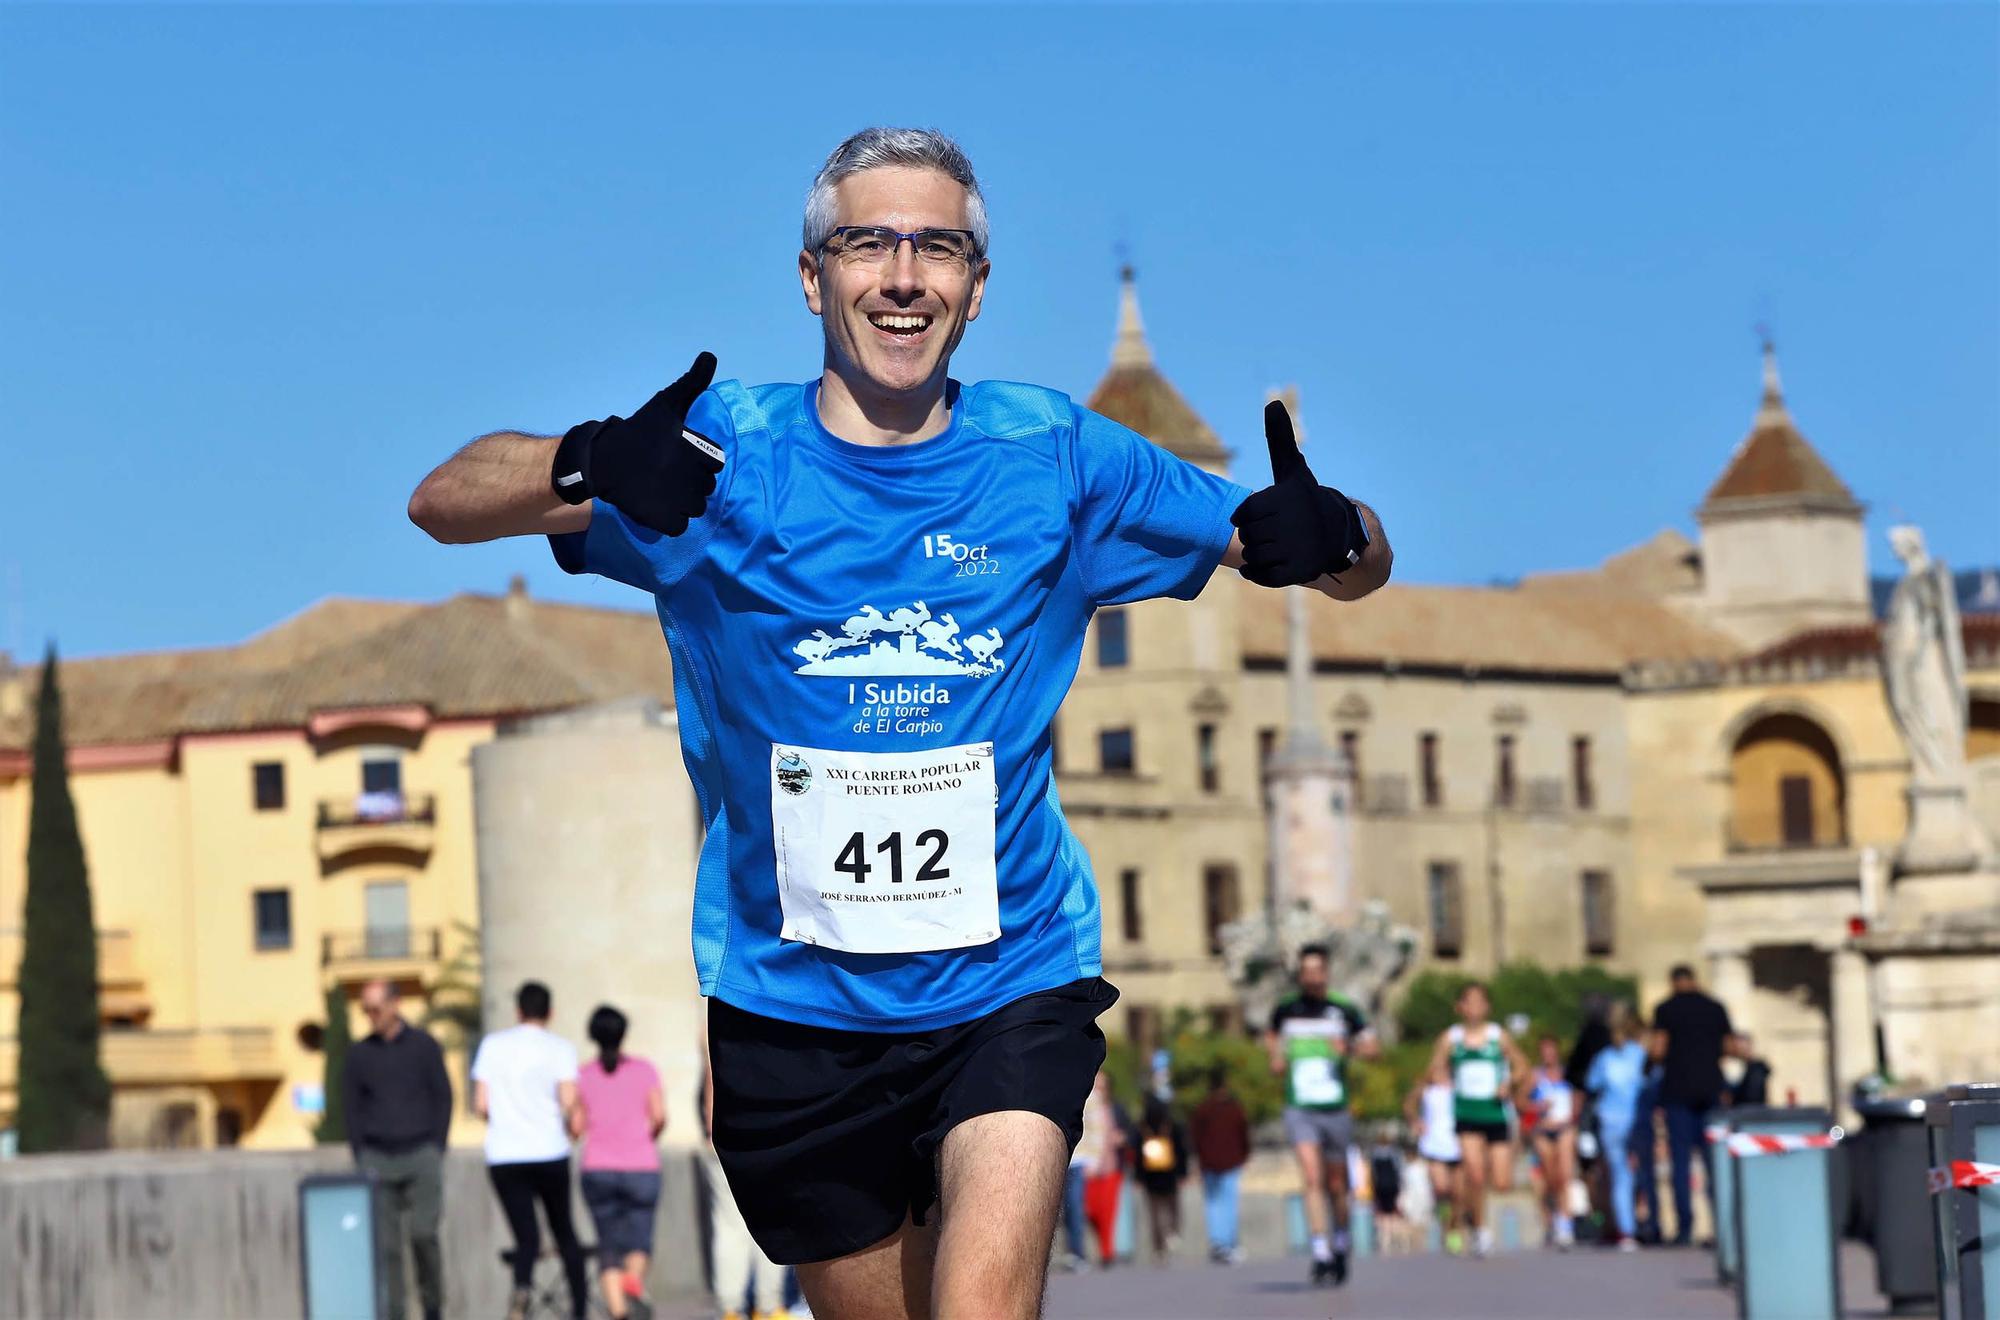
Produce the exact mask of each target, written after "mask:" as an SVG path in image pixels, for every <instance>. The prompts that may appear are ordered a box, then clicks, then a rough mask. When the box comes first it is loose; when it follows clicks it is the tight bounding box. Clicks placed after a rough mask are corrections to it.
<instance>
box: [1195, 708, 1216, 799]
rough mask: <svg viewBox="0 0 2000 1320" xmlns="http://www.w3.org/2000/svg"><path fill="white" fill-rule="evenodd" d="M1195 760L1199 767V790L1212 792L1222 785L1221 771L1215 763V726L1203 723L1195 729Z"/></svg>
mask: <svg viewBox="0 0 2000 1320" xmlns="http://www.w3.org/2000/svg"><path fill="white" fill-rule="evenodd" d="M1194 742H1195V761H1196V764H1198V765H1199V766H1200V767H1201V791H1202V792H1204V793H1213V792H1215V791H1216V790H1217V789H1218V788H1220V787H1222V771H1221V769H1220V768H1219V767H1218V766H1217V765H1216V764H1215V726H1214V725H1213V724H1203V725H1201V726H1199V727H1198V728H1196V729H1195V740H1194Z"/></svg>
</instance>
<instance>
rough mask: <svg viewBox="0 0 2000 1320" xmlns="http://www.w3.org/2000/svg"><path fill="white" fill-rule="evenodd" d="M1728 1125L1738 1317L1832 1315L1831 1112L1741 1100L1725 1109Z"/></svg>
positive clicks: (1835, 1232) (1836, 1253)
mask: <svg viewBox="0 0 2000 1320" xmlns="http://www.w3.org/2000/svg"><path fill="white" fill-rule="evenodd" d="M1729 1126H1730V1128H1731V1131H1730V1134H1729V1136H1728V1138H1727V1141H1726V1144H1725V1146H1724V1147H1723V1154H1724V1156H1725V1158H1727V1159H1728V1160H1729V1161H1730V1162H1731V1164H1732V1166H1733V1167H1732V1169H1731V1170H1730V1177H1731V1180H1732V1184H1733V1191H1734V1194H1735V1195H1734V1200H1735V1227H1736V1240H1737V1249H1738V1255H1737V1262H1736V1265H1737V1287H1736V1299H1737V1314H1738V1315H1740V1316H1742V1317H1743V1320H1777V1317H1786V1318H1787V1320H1789V1318H1790V1317H1794V1316H1796V1317H1799V1318H1800V1320H1808V1318H1811V1317H1821V1316H1831V1315H1839V1314H1840V1313H1841V1309H1840V1232H1839V1223H1838V1220H1837V1218H1836V1215H1835V1206H1834V1197H1833V1191H1834V1179H1833V1160H1834V1156H1835V1149H1834V1146H1833V1144H1832V1143H1834V1142H1837V1141H1838V1140H1839V1139H1840V1135H1841V1133H1840V1129H1839V1128H1837V1127H1834V1126H1833V1115H1832V1114H1831V1113H1830V1112H1829V1111H1827V1110H1824V1109H1811V1108H1784V1109H1763V1108H1748V1107H1745V1108H1738V1109H1735V1110H1732V1111H1731V1113H1730V1124H1729ZM1795 1143H1800V1144H1802V1143H1814V1144H1805V1145H1803V1148H1799V1146H1798V1145H1795ZM1771 1147H1777V1148H1778V1149H1770V1148H1771Z"/></svg>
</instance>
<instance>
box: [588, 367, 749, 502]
mask: <svg viewBox="0 0 2000 1320" xmlns="http://www.w3.org/2000/svg"><path fill="white" fill-rule="evenodd" d="M714 379H715V354H713V353H701V354H698V355H697V356H696V357H695V360H694V365H693V366H691V367H689V368H688V370H687V374H685V375H683V376H682V377H681V378H680V379H679V380H677V381H675V382H674V383H673V384H671V385H669V386H667V387H666V388H665V389H663V390H661V391H660V392H659V393H658V394H655V395H654V396H653V397H652V398H650V399H648V400H647V401H646V402H645V404H644V405H643V406H642V407H641V408H640V409H639V411H637V412H635V413H633V414H632V415H631V416H630V417H612V418H609V419H608V420H605V421H602V422H581V423H579V424H578V425H576V426H572V427H570V428H569V432H568V434H566V435H564V436H563V438H562V443H561V444H560V445H558V446H556V457H555V463H554V466H553V468H552V469H551V470H550V472H549V486H550V489H552V490H554V491H555V493H556V496H557V498H559V499H561V500H562V501H563V502H564V503H566V504H581V503H583V502H584V501H585V500H588V499H592V498H595V499H600V500H603V501H605V502H606V503H608V504H611V505H615V506H616V507H617V508H618V509H619V510H620V511H621V512H623V513H624V514H626V515H627V516H629V517H630V518H631V519H632V521H633V522H636V523H638V524H640V525H641V526H643V527H650V528H652V529H653V530H654V531H656V532H663V533H665V534H666V535H668V536H679V535H680V534H681V533H682V532H685V531H686V530H687V529H688V523H689V521H690V520H692V519H695V518H699V517H701V515H702V513H703V512H704V511H705V510H706V509H707V508H708V497H709V496H710V495H713V494H714V493H715V478H716V474H718V473H719V472H721V471H722V462H723V457H722V450H721V449H720V448H719V447H718V446H717V445H716V444H715V442H714V441H712V440H710V439H709V438H708V437H707V436H705V435H702V434H700V433H699V432H696V431H693V430H690V429H688V425H687V415H688V409H690V408H692V407H694V401H695V400H696V399H697V398H699V397H700V396H701V392H702V391H703V390H705V389H707V388H708V384H709V382H710V381H712V380H714Z"/></svg>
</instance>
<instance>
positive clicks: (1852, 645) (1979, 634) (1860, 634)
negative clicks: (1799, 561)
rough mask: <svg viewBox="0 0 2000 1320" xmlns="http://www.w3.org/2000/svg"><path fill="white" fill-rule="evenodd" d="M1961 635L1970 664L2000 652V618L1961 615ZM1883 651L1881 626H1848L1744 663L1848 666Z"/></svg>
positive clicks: (1798, 639)
mask: <svg viewBox="0 0 2000 1320" xmlns="http://www.w3.org/2000/svg"><path fill="white" fill-rule="evenodd" d="M1959 633H1960V635H1961V636H1962V637H1963V638H1964V639H1965V652H1966V656H1967V657H1968V659H1969V660H1973V661H1975V662H1976V661H1977V660H1980V659H1984V658H1985V657H1988V656H1991V655H1993V654H1994V653H1996V652H2000V614H1966V615H1961V616H1960V617H1959ZM1881 651H1882V634H1881V625H1880V624H1876V623H1848V624H1838V625H1835V626H1832V627H1827V628H1808V629H1806V630H1805V631H1803V632H1797V633H1793V634H1792V635H1791V636H1790V637H1787V638H1785V639H1784V640H1782V641H1779V642H1775V643H1773V644H1772V645H1770V646H1767V647H1765V648H1764V649H1763V650H1761V651H1759V652H1757V653H1756V654H1755V655H1751V656H1746V657H1744V659H1745V661H1746V663H1766V662H1772V661H1784V660H1824V661H1833V662H1845V661H1849V660H1858V659H1863V658H1867V657H1873V656H1878V655H1880V654H1881Z"/></svg>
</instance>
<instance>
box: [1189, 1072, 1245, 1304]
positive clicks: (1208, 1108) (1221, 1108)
mask: <svg viewBox="0 0 2000 1320" xmlns="http://www.w3.org/2000/svg"><path fill="white" fill-rule="evenodd" d="M1188 1140H1189V1141H1190V1142H1192V1143H1193V1145H1194V1154H1195V1162H1196V1163H1197V1164H1198V1165H1199V1166H1200V1168H1201V1205H1202V1217H1203V1219H1204V1221H1205V1222H1206V1224H1207V1227H1208V1258H1209V1259H1210V1260H1212V1261H1214V1262H1215V1263H1217V1264H1218V1265H1236V1264H1240V1263H1241V1262H1242V1260H1243V1246H1242V1244H1241V1243H1240V1242H1239V1241H1238V1240H1237V1224H1236V1218H1237V1201H1238V1194H1239V1191H1240V1185H1241V1183H1242V1181H1243V1166H1244V1165H1245V1164H1247V1163H1249V1161H1250V1115H1249V1113H1248V1112H1247V1111H1246V1110H1245V1109H1244V1108H1243V1102H1242V1101H1241V1100H1240V1099H1238V1098H1237V1096H1236V1092H1235V1091H1234V1090H1233V1089H1232V1088H1231V1087H1230V1085H1229V1070H1228V1069H1227V1068H1224V1067H1223V1066H1222V1065H1221V1064H1217V1065H1216V1066H1215V1067H1214V1068H1211V1069H1210V1070H1209V1074H1208V1094H1207V1095H1205V1096H1203V1097H1202V1101H1201V1103H1200V1104H1198V1105H1196V1106H1195V1109H1194V1113H1193V1114H1191V1115H1189V1117H1188Z"/></svg>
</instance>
